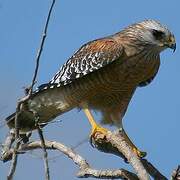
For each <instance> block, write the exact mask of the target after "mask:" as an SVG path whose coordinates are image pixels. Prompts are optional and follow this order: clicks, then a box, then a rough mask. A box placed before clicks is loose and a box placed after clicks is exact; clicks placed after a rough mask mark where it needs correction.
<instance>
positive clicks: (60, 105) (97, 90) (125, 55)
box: [7, 20, 176, 157]
mask: <svg viewBox="0 0 180 180" xmlns="http://www.w3.org/2000/svg"><path fill="white" fill-rule="evenodd" d="M166 48H172V49H174V50H175V48H176V43H175V38H174V35H173V34H172V33H171V32H170V31H169V30H168V29H167V27H165V26H164V25H162V24H160V23H159V22H157V21H155V20H145V21H142V22H140V23H136V24H133V25H130V26H128V27H127V28H125V29H124V30H122V31H120V32H118V33H116V34H113V35H111V36H108V37H105V38H101V39H97V40H94V41H91V42H88V43H87V44H85V45H83V46H82V47H81V48H80V49H79V50H78V51H77V52H76V53H75V54H74V55H73V56H72V57H71V58H70V59H69V60H68V61H67V62H66V63H65V64H64V65H63V66H62V68H61V69H60V70H59V71H58V72H57V73H56V75H55V76H54V77H53V79H52V80H51V81H50V82H49V83H47V84H43V85H41V86H39V88H38V89H37V90H36V91H34V93H33V96H32V97H31V98H30V99H29V100H28V102H27V103H26V105H25V107H24V108H23V110H22V111H21V113H20V115H19V117H18V120H19V124H20V131H21V133H23V132H27V131H32V130H33V129H36V126H35V120H34V119H35V117H34V112H35V113H36V114H38V118H39V122H40V123H46V122H49V121H51V120H53V119H54V118H55V117H57V116H59V115H61V114H62V113H65V112H67V111H69V110H71V109H73V108H81V109H83V110H84V112H85V114H86V116H87V117H88V119H89V121H90V123H91V126H92V133H91V135H92V136H93V134H94V133H95V132H96V131H101V132H102V133H106V132H107V129H105V128H103V127H101V126H100V125H99V124H97V123H96V122H95V120H94V119H93V116H92V114H91V112H90V110H97V111H100V112H101V113H102V122H103V123H106V124H114V125H116V126H118V127H121V128H122V118H123V116H124V114H125V112H126V109H127V107H128V104H129V102H130V99H131V97H132V95H133V93H134V92H135V90H136V88H137V87H138V86H146V85H147V84H149V83H150V82H151V81H152V80H153V79H154V77H155V75H156V73H157V71H158V69H159V65H160V57H159V54H160V52H161V51H163V50H164V49H166ZM7 121H8V122H7V124H8V126H9V127H10V128H14V114H12V115H11V116H9V117H8V118H7ZM124 135H125V138H126V139H127V142H129V144H130V145H131V146H132V149H133V150H134V151H135V152H136V154H137V155H138V156H139V157H143V156H144V155H145V154H144V153H143V152H141V151H139V150H138V149H137V147H136V146H135V145H134V144H133V143H132V142H131V140H130V139H129V138H128V136H127V135H126V133H125V131H124Z"/></svg>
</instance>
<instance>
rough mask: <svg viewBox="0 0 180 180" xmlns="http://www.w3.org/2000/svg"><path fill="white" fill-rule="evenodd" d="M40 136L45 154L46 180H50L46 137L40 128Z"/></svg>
mask: <svg viewBox="0 0 180 180" xmlns="http://www.w3.org/2000/svg"><path fill="white" fill-rule="evenodd" d="M38 134H39V137H40V140H41V147H42V149H43V152H44V153H43V154H44V167H45V174H46V180H49V179H50V175H49V165H48V154H47V151H46V146H45V140H44V136H43V132H42V129H41V128H40V127H39V126H38Z"/></svg>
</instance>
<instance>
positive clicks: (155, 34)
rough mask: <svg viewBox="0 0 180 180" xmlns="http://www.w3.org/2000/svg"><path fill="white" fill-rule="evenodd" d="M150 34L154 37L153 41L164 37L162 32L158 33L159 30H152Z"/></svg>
mask: <svg viewBox="0 0 180 180" xmlns="http://www.w3.org/2000/svg"><path fill="white" fill-rule="evenodd" d="M152 34H153V36H154V37H155V39H157V40H160V39H162V38H163V36H164V32H162V31H159V30H155V29H153V30H152Z"/></svg>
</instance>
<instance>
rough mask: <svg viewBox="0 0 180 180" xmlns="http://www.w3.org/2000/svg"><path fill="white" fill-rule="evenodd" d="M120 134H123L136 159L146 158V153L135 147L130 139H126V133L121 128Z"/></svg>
mask: <svg viewBox="0 0 180 180" xmlns="http://www.w3.org/2000/svg"><path fill="white" fill-rule="evenodd" d="M121 133H122V134H123V136H124V138H125V140H126V142H127V143H128V144H129V145H130V146H131V147H132V150H133V151H134V153H135V154H137V156H138V157H140V158H143V157H145V156H146V154H147V153H146V152H143V151H140V150H139V149H138V148H137V147H136V146H135V145H134V143H133V142H132V141H131V140H130V138H129V137H128V135H127V134H126V132H125V131H124V129H123V128H121Z"/></svg>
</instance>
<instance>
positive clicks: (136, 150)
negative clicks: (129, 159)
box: [132, 147, 147, 158]
mask: <svg viewBox="0 0 180 180" xmlns="http://www.w3.org/2000/svg"><path fill="white" fill-rule="evenodd" d="M132 150H133V151H134V153H135V154H136V155H137V156H138V157H139V158H144V157H145V156H146V155H147V153H146V152H143V151H140V150H139V149H137V148H136V147H133V148H132Z"/></svg>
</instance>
